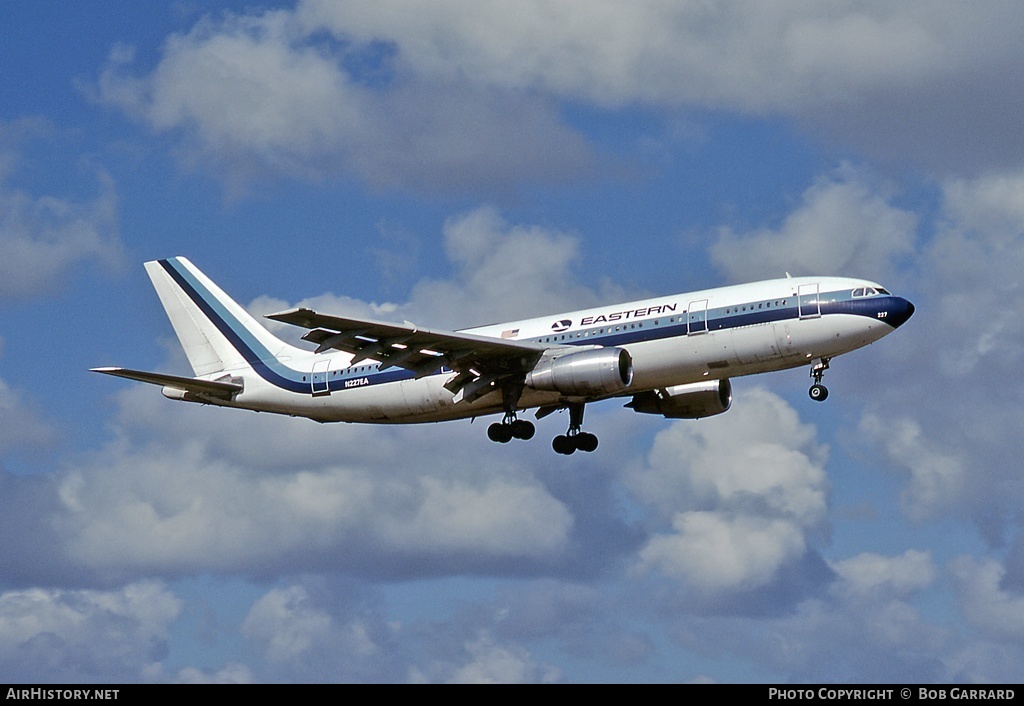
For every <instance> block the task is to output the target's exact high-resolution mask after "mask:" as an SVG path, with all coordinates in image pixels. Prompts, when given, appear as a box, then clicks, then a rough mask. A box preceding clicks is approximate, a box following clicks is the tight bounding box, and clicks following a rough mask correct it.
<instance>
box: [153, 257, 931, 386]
mask: <svg viewBox="0 0 1024 706" xmlns="http://www.w3.org/2000/svg"><path fill="white" fill-rule="evenodd" d="M159 262H160V265H161V266H162V267H163V268H164V270H165V271H166V272H167V274H168V275H170V277H171V278H172V279H173V280H174V281H175V282H176V283H177V284H178V286H179V287H181V289H182V291H184V292H185V293H186V294H188V296H189V298H191V299H192V301H193V302H194V303H195V304H196V306H198V307H199V308H200V310H201V311H202V312H203V313H204V314H205V315H206V316H207V318H209V319H210V321H211V322H212V323H213V324H214V326H216V327H217V330H218V331H220V332H221V334H223V335H224V337H225V338H226V339H227V340H228V342H229V343H230V344H231V345H232V346H233V347H234V348H235V350H237V351H238V352H239V353H240V354H241V355H242V357H243V358H244V359H245V361H246V362H247V363H248V364H249V365H251V366H252V368H253V370H254V371H255V372H256V373H257V374H258V375H259V376H260V377H262V378H263V379H264V380H266V381H267V382H269V383H270V384H272V385H275V386H276V387H279V388H282V389H285V390H288V391H291V392H296V393H300V394H310V392H311V391H312V383H311V377H310V376H311V375H312V372H311V371H299V370H294V369H293V368H290V367H288V366H286V365H284V364H283V363H281V362H280V361H279V360H278V359H277V358H276V357H275V356H274V355H273V353H271V352H270V350H268V349H267V347H266V346H265V345H263V344H262V343H261V342H260V341H259V339H257V338H256V337H255V336H254V335H253V334H252V332H250V331H249V330H248V329H247V328H246V327H245V326H244V325H243V324H242V322H241V321H239V320H238V318H237V317H235V316H234V315H233V314H232V313H231V312H230V311H228V310H227V308H226V307H225V306H224V305H223V304H222V303H221V302H220V300H218V299H217V298H216V297H215V296H214V295H213V294H212V293H211V292H210V291H209V290H208V289H207V288H206V287H205V286H204V285H203V284H202V283H201V282H199V281H198V280H197V279H196V278H195V277H194V276H193V275H192V273H191V272H189V271H188V270H187V269H186V268H184V267H182V266H181V265H179V264H178V263H177V262H176V261H172V260H160V261H159ZM787 299H789V297H787ZM777 301H778V300H776V299H772V300H771V301H770V302H769V301H767V300H766V301H763V302H753V303H750V302H748V303H746V304H742V303H741V304H738V305H730V306H728V307H718V308H715V309H708V310H707V319H706V321H707V331H709V332H717V331H724V330H727V329H733V328H741V327H746V326H755V325H758V324H768V323H772V322H777V321H786V320H792V319H798V318H799V311H798V309H797V307H796V306H795V305H789V302H787V304H786V305H776V304H775V302H777ZM818 301H819V307H820V312H821V315H822V316H827V315H829V314H850V315H854V316H863V317H866V318H870V319H880V320H881V321H883V322H885V323H888V324H890V325H892V326H893V328H895V327H896V326H899V325H900V324H902V323H903V322H904V321H906V319H907V318H909V316H910V315H911V314H912V313H913V305H912V304H910V303H909V302H907V301H906V300H905V299H902V298H901V297H895V296H891V295H880V296H873V297H864V298H857V299H854V298H852V297H851V294H850V292H849V291H847V290H841V291H835V292H822V293H820V294H819V295H818ZM758 306H760V307H761V308H757V309H755V308H754V307H758ZM744 308H747V309H749V311H744ZM887 311H895V312H897V315H896V316H895V317H894V319H895V320H892V321H890V320H887V319H885V318H881V317H880V316H879V314H880V313H882V312H887ZM727 312H728V313H727ZM908 312H909V313H908ZM687 316H688V314H687V312H683V313H682V315H678V316H671V317H665V316H659V317H656V318H652V319H644V320H639V321H636V322H631V323H628V324H618V325H619V326H623V327H630V326H636V328H627V329H626V330H623V331H613V330H612V329H613V328H615V324H604V325H603V326H592V327H590V328H588V329H586V331H588V332H590V333H589V335H587V336H581V337H579V338H576V336H575V334H576V333H577V332H566V333H565V334H564V335H565V336H566V338H565V340H559V339H561V336H562V334H556V335H545V336H538V337H535V338H532V339H527V340H529V341H532V342H536V343H545V342H547V343H552V344H556V345H565V346H582V345H601V346H623V345H629V344H635V343H640V342H645V341H654V340H658V339H663V338H672V337H677V336H679V337H682V336H686V335H687V322H686V318H687ZM655 321H658V324H657V325H655V323H654V322H655ZM599 330H604V331H605V332H604V333H600V334H598V333H596V331H599ZM698 335H699V334H698ZM570 336H571V338H570ZM548 338H550V339H551V340H550V341H545V339H548ZM368 367H370V368H371V371H364V372H354V370H353V371H352V372H345V373H343V374H342V371H339V370H333V371H331V373H332V374H331V376H330V377H329V379H328V380H327V384H328V387H329V389H330V390H331V391H336V390H344V389H347V388H346V387H345V383H346V382H347V381H350V380H353V379H359V378H366V379H367V380H368V382H367V384H368V385H376V384H383V383H388V382H398V381H401V380H410V379H412V378H414V377H415V375H414V373H413V372H412V371H409V370H404V369H401V368H394V369H389V370H387V371H383V372H381V371H376V372H373V371H372V369H373V368H376V366H368ZM303 378H305V379H303ZM365 386H366V385H361V386H360V387H365ZM352 389H355V388H354V387H353V388H352Z"/></svg>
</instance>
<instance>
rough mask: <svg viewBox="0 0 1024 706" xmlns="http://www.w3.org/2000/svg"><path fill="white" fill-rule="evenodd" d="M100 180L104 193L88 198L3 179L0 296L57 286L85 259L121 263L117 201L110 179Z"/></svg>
mask: <svg viewBox="0 0 1024 706" xmlns="http://www.w3.org/2000/svg"><path fill="white" fill-rule="evenodd" d="M0 176H3V175H2V174H0ZM99 178H100V183H101V186H102V192H101V193H100V195H99V196H97V197H96V198H95V199H94V200H92V201H86V202H75V201H72V200H68V199H61V198H57V197H54V196H40V197H35V196H32V195H30V194H28V193H26V192H24V191H20V190H17V189H13V188H10V187H9V186H7V185H6V184H3V183H0V300H2V299H15V298H23V297H28V296H33V295H36V294H39V293H41V292H44V291H48V290H52V289H56V288H58V287H59V285H60V281H61V278H62V276H63V275H65V274H66V273H67V271H68V270H69V269H71V268H72V267H74V266H75V265H77V264H79V263H81V262H83V261H89V260H92V261H97V262H99V263H101V264H104V265H108V266H109V265H113V264H115V263H117V262H118V261H119V259H120V252H121V245H120V241H119V239H118V236H117V199H116V197H115V195H114V188H113V183H112V181H111V179H110V178H109V177H108V176H106V175H105V174H100V175H99Z"/></svg>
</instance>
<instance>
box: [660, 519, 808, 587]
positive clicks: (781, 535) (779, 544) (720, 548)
mask: <svg viewBox="0 0 1024 706" xmlns="http://www.w3.org/2000/svg"><path fill="white" fill-rule="evenodd" d="M672 528H673V530H675V532H674V533H673V534H668V535H657V536H655V537H653V538H652V539H651V540H650V541H649V542H648V543H647V545H646V546H645V547H644V548H643V549H642V550H641V551H640V567H641V568H642V569H644V570H658V571H660V572H662V573H664V574H666V575H668V576H678V577H680V578H682V579H683V580H685V581H686V582H687V584H689V585H690V586H693V587H695V588H697V589H698V590H700V591H702V592H709V593H710V592H714V591H720V590H732V591H743V590H749V589H753V588H759V587H761V586H764V585H766V584H768V583H770V582H771V581H772V579H774V578H775V574H776V571H778V570H779V568H780V567H781V566H783V565H784V564H786V563H788V562H791V561H793V560H795V559H798V558H799V557H801V556H802V555H803V554H804V552H805V551H806V544H805V541H804V536H803V533H802V532H801V528H800V527H799V525H796V524H795V523H793V522H787V521H785V520H778V519H774V520H773V519H768V518H764V517H746V516H738V517H728V516H726V515H724V514H723V513H713V512H700V511H691V512H682V513H679V514H678V515H676V517H675V518H674V519H673V521H672Z"/></svg>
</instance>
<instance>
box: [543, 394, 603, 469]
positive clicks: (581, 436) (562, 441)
mask: <svg viewBox="0 0 1024 706" xmlns="http://www.w3.org/2000/svg"><path fill="white" fill-rule="evenodd" d="M568 407H569V431H567V432H566V433H565V434H559V435H558V436H556V437H555V438H554V439H553V440H552V441H551V448H553V449H554V450H555V451H556V452H557V453H560V454H563V455H565V456H569V455H570V454H572V453H574V452H576V451H585V452H587V453H590V452H591V451H594V450H595V449H597V437H596V436H594V435H593V434H590V433H588V432H585V431H583V430H582V429H580V427H582V426H583V403H582V402H576V403H571V404H569V405H568Z"/></svg>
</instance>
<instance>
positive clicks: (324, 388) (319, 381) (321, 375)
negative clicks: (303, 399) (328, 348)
mask: <svg viewBox="0 0 1024 706" xmlns="http://www.w3.org/2000/svg"><path fill="white" fill-rule="evenodd" d="M330 366H331V359H330V358H325V359H323V360H317V361H315V362H314V363H313V371H312V372H311V373H310V374H309V385H310V390H309V391H310V392H311V393H312V394H313V397H319V396H321V395H329V394H331V386H330V379H329V378H328V375H329V374H330V371H329V370H328V368H329V367H330Z"/></svg>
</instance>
